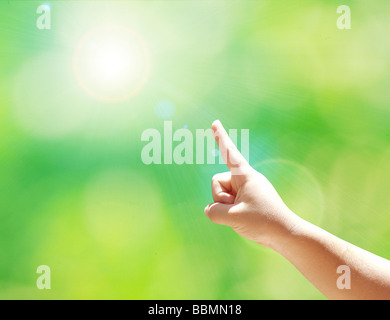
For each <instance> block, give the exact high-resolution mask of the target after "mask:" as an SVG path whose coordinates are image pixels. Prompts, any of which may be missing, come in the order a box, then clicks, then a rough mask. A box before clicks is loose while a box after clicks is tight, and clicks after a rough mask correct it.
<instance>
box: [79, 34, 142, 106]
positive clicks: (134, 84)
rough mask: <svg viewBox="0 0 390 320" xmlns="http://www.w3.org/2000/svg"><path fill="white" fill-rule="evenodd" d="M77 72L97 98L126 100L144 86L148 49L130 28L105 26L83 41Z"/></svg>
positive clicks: (80, 80) (88, 90)
mask: <svg viewBox="0 0 390 320" xmlns="http://www.w3.org/2000/svg"><path fill="white" fill-rule="evenodd" d="M74 71H75V75H76V77H77V80H78V82H79V84H80V85H81V87H82V88H83V89H84V90H85V91H86V92H87V93H89V94H90V95H92V96H93V97H94V98H96V99H99V100H104V101H109V102H117V101H123V100H126V99H128V98H130V97H132V96H133V95H135V94H136V93H138V92H139V90H140V89H141V88H142V86H143V85H144V83H145V81H146V78H147V76H148V72H149V59H148V52H147V50H146V47H145V45H144V43H143V42H142V41H141V39H140V38H139V37H138V36H136V35H135V34H134V33H132V32H131V31H130V30H128V29H126V28H124V27H121V26H108V27H107V26H106V27H101V28H98V29H95V30H93V31H91V32H89V33H88V34H87V35H86V36H85V37H84V38H83V39H82V40H81V41H80V43H79V46H78V47H77V49H76V52H75V56H74Z"/></svg>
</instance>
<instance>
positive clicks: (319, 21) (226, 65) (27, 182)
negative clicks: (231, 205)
mask: <svg viewBox="0 0 390 320" xmlns="http://www.w3.org/2000/svg"><path fill="white" fill-rule="evenodd" d="M40 4H43V2H36V1H8V2H7V1H1V3H0V137H1V138H0V298H1V299H12V298H18V299H34V298H36V299H57V298H58V299H70V298H72V299H85V298H92V299H322V298H323V296H322V295H321V294H320V293H319V292H318V291H317V290H316V289H315V288H314V287H313V286H312V285H311V284H310V283H308V282H307V281H306V280H305V279H304V278H303V276H301V275H300V274H299V272H298V271H296V270H295V268H294V267H293V266H292V265H290V264H289V263H288V262H287V261H285V260H284V259H283V258H282V257H281V256H279V255H277V254H276V253H274V252H271V251H270V250H268V249H264V248H261V247H260V246H258V245H256V244H254V243H251V242H249V241H247V240H245V239H242V238H240V237H239V236H238V235H236V234H235V233H234V232H233V231H232V230H231V229H229V228H226V227H223V226H219V225H213V224H212V223H211V222H210V221H208V219H207V218H206V217H205V216H204V213H203V209H204V207H205V206H206V205H207V204H208V203H209V202H211V200H212V199H211V192H210V180H211V178H212V176H213V175H214V174H215V173H218V172H221V171H225V170H226V168H225V167H224V166H223V165H182V166H179V165H151V166H147V165H144V164H143V163H142V162H141V157H140V155H141V150H142V148H143V146H144V145H145V143H143V142H141V139H140V137H141V133H142V132H143V131H144V130H145V129H147V128H157V129H159V130H162V127H163V119H162V118H161V112H159V110H160V109H159V108H158V107H157V106H160V107H161V103H162V101H163V105H168V106H169V110H168V111H169V112H168V115H167V114H165V115H164V116H165V118H168V119H169V120H172V121H173V126H174V129H177V128H182V127H183V126H186V127H188V129H190V130H191V131H192V132H195V129H197V128H208V127H209V126H210V124H211V123H212V121H213V120H215V119H220V120H221V121H222V123H223V124H224V125H225V126H226V127H227V128H237V129H242V128H247V129H250V163H251V164H252V165H253V166H254V167H255V168H257V169H258V170H260V171H262V172H263V173H264V174H265V175H266V176H267V177H268V178H269V179H270V180H271V182H272V183H273V184H274V185H275V187H276V188H277V190H278V191H279V192H280V194H281V196H282V197H283V199H284V200H285V202H286V203H287V204H288V205H289V206H290V207H291V208H292V209H293V210H294V211H295V212H296V213H297V214H298V215H300V216H302V217H304V218H306V219H308V220H310V221H311V222H313V223H316V224H318V225H320V226H321V227H323V228H325V229H326V230H328V231H330V232H332V233H334V234H336V235H337V236H339V237H342V238H343V239H345V240H347V241H349V242H352V243H354V244H355V245H358V246H360V247H363V248H364V249H367V250H369V251H372V252H374V253H375V254H378V255H381V256H384V257H387V258H389V257H390V242H389V237H390V214H389V212H388V209H389V204H390V198H389V191H390V146H389V142H390V127H389V119H390V118H389V116H390V109H389V106H390V61H389V54H390V42H389V39H390V24H389V18H388V17H389V16H390V3H389V1H387V0H381V1H376V0H371V1H349V0H346V1H343V2H342V3H341V2H340V1H331V0H322V1H319V0H317V1H312V0H310V1H309V0H307V1H306V0H290V1H272V0H267V1H265V0H264V1H263V0H258V1H243V0H238V1H235V0H225V1H213V0H200V1H184V0H183V1H117V2H116V1H51V2H48V3H47V4H48V5H50V7H51V10H52V13H51V14H52V29H51V30H38V29H37V28H36V26H35V24H36V20H37V18H38V15H37V14H36V9H37V7H38V5H40ZM341 4H347V5H350V7H351V10H352V29H351V30H339V29H337V27H336V20H337V18H338V15H337V14H336V9H337V7H338V6H339V5H341ZM105 23H108V24H109V23H116V24H120V25H123V26H126V27H127V28H129V29H131V30H132V31H133V32H135V33H136V34H138V36H139V37H140V38H142V39H143V41H144V43H145V45H146V46H147V48H148V50H149V54H150V64H151V70H150V74H149V77H148V79H147V82H146V84H145V85H144V87H143V88H142V90H141V91H140V92H139V93H138V94H137V95H135V96H134V97H132V98H131V99H128V100H126V101H123V102H119V103H109V102H104V101H99V100H96V99H94V98H93V97H91V96H89V95H88V94H87V93H86V92H85V91H84V90H83V89H82V88H81V87H80V86H79V85H78V83H77V81H76V80H75V77H74V74H73V72H72V56H73V54H74V51H75V48H76V46H77V43H78V42H79V40H80V38H82V37H83V35H84V34H86V33H87V32H88V31H89V30H91V29H93V28H95V27H96V26H99V25H102V24H105ZM164 101H165V102H164ZM160 111H161V110H160ZM39 265H48V266H49V267H50V268H51V273H52V276H51V282H52V289H51V290H38V289H37V287H36V284H35V282H36V279H37V277H38V275H37V274H36V269H37V267H38V266H39Z"/></svg>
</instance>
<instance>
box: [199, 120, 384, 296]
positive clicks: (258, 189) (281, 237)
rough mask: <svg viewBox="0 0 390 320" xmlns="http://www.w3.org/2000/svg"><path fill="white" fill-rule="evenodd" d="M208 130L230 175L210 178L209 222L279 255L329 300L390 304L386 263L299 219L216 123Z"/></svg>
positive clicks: (218, 123) (207, 214)
mask: <svg viewBox="0 0 390 320" xmlns="http://www.w3.org/2000/svg"><path fill="white" fill-rule="evenodd" d="M212 130H213V133H214V136H215V138H216V140H217V143H218V146H219V148H220V150H221V153H222V156H223V158H224V160H225V163H226V165H227V166H228V168H229V170H230V171H229V172H225V173H220V174H217V175H215V176H214V177H213V179H212V196H213V200H214V202H213V203H211V204H209V205H208V206H207V207H206V208H205V214H206V216H207V217H208V218H209V219H210V220H211V221H212V222H214V223H217V224H222V225H226V226H230V227H231V228H232V229H233V230H234V231H235V232H237V233H238V234H239V235H241V236H243V237H245V238H247V239H250V240H253V241H255V242H257V243H259V244H260V245H262V246H265V247H270V248H272V249H273V250H275V251H276V252H278V253H280V254H281V255H283V256H284V257H285V258H286V259H288V260H289V261H290V262H291V263H292V264H293V265H294V266H295V267H296V268H297V269H298V270H299V271H300V272H301V273H302V274H303V275H304V276H305V277H306V278H307V279H308V280H309V281H310V282H311V283H312V284H313V285H314V286H315V287H317V289H318V290H320V291H321V292H322V293H323V294H324V295H325V296H326V297H327V298H329V299H390V261H389V260H386V259H384V258H381V257H379V256H376V255H374V254H372V253H370V252H368V251H365V250H363V249H360V248H358V247H356V246H354V245H352V244H350V243H348V242H346V241H344V240H341V239H339V238H337V237H336V236H334V235H332V234H330V233H328V232H326V231H325V230H323V229H321V228H319V227H316V226H314V225H313V224H311V223H309V222H307V221H304V220H303V219H301V218H299V217H298V216H297V215H296V214H295V213H293V212H292V211H291V210H290V209H289V208H288V207H287V206H286V205H285V204H284V202H283V200H282V199H281V198H280V196H279V195H278V193H277V191H276V190H275V189H274V187H273V186H272V184H271V183H270V182H269V181H268V180H267V178H265V177H264V176H263V175H262V174H261V173H259V172H257V171H256V170H254V169H253V168H252V167H251V166H250V165H249V164H248V162H247V161H246V160H245V159H244V157H243V156H242V155H241V154H240V152H239V151H238V149H237V148H236V147H235V145H234V144H233V142H232V141H231V140H230V138H229V136H228V134H227V133H226V131H225V129H224V128H223V126H222V124H221V123H220V122H219V121H215V122H214V123H213V125H212ZM339 266H348V267H349V268H350V271H351V288H350V289H344V290H341V289H339V288H338V286H337V280H338V278H339V277H340V274H339V273H337V269H338V267H339Z"/></svg>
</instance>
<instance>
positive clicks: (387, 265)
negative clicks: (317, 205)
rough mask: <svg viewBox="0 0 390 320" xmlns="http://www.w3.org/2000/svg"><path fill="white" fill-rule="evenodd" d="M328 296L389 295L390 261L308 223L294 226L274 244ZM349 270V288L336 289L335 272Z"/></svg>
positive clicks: (380, 296)
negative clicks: (280, 240)
mask: <svg viewBox="0 0 390 320" xmlns="http://www.w3.org/2000/svg"><path fill="white" fill-rule="evenodd" d="M274 249H275V250H276V251H278V252H279V253H280V254H282V255H283V256H284V257H285V258H287V259H288V260H289V261H290V262H291V263H292V264H293V265H294V266H295V267H296V268H297V269H298V270H299V271H300V272H301V273H302V274H303V275H304V276H305V277H306V278H307V279H308V280H309V281H310V282H311V283H312V284H313V285H314V286H315V287H317V288H318V290H320V291H321V292H322V293H323V294H324V295H325V296H326V297H327V298H329V299H390V262H389V261H388V260H386V259H383V258H381V257H379V256H376V255H374V254H371V253H369V252H367V251H365V250H363V249H360V248H358V247H356V246H354V245H352V244H350V243H348V242H346V241H343V240H341V239H339V238H337V237H336V236H333V235H332V234H330V233H328V232H326V231H324V230H323V229H321V228H318V227H316V226H314V225H312V224H311V223H308V222H306V221H303V220H301V219H298V223H297V225H296V227H295V228H294V229H293V230H291V232H290V233H289V234H288V235H286V237H285V238H284V239H283V241H282V242H280V243H279V244H278V245H277V246H275V248H274ZM342 265H345V266H347V267H349V268H350V271H351V288H350V289H344V290H342V289H339V288H338V286H337V279H338V278H339V277H340V276H341V275H340V274H338V273H337V269H338V267H339V266H342Z"/></svg>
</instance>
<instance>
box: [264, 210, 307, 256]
mask: <svg viewBox="0 0 390 320" xmlns="http://www.w3.org/2000/svg"><path fill="white" fill-rule="evenodd" d="M310 225H311V224H310V223H309V222H307V221H306V220H304V219H302V218H300V217H298V216H297V215H296V214H295V213H293V212H292V211H290V212H289V214H288V215H287V217H286V218H285V220H284V223H283V226H282V228H281V232H280V233H279V234H278V236H276V237H274V239H273V241H272V245H271V246H270V247H271V248H272V249H273V250H274V251H276V252H278V253H280V254H282V255H284V253H285V252H286V251H288V250H289V249H288V248H289V247H290V246H292V245H293V244H294V243H295V242H296V241H297V239H299V238H300V235H302V234H304V233H306V231H305V230H307V229H308V228H310Z"/></svg>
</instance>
